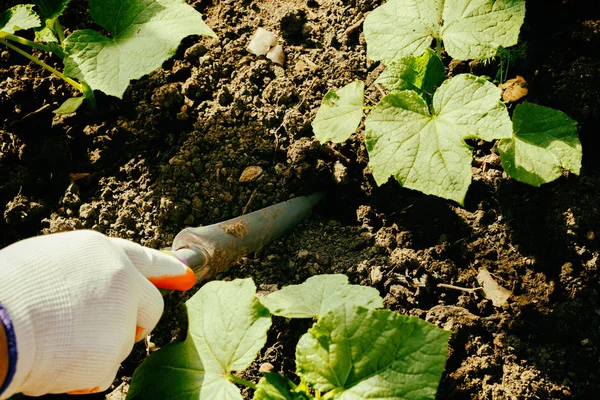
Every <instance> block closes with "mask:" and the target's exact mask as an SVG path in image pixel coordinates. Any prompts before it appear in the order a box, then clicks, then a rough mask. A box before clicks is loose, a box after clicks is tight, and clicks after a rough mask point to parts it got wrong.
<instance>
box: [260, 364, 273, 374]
mask: <svg viewBox="0 0 600 400" xmlns="http://www.w3.org/2000/svg"><path fill="white" fill-rule="evenodd" d="M274 369H275V367H274V366H273V364H271V363H268V362H266V363H262V364H260V367H258V372H272V371H273V370H274Z"/></svg>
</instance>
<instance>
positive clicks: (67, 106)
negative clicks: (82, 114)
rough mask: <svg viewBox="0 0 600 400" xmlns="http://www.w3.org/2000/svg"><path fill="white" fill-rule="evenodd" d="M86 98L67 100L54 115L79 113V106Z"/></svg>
mask: <svg viewBox="0 0 600 400" xmlns="http://www.w3.org/2000/svg"><path fill="white" fill-rule="evenodd" d="M83 100H85V97H71V98H70V99H67V100H66V101H65V102H64V103H62V104H61V105H60V107H58V108H57V109H56V110H54V111H53V112H54V114H71V113H74V112H75V111H77V109H78V108H79V106H81V104H82V103H83Z"/></svg>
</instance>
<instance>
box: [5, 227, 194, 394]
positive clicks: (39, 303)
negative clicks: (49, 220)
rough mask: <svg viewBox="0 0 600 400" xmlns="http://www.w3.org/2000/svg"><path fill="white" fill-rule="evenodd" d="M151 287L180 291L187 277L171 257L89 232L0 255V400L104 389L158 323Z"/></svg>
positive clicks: (190, 279) (157, 300) (158, 302)
mask: <svg viewBox="0 0 600 400" xmlns="http://www.w3.org/2000/svg"><path fill="white" fill-rule="evenodd" d="M151 282H154V284H155V285H156V286H157V287H160V288H164V289H174V290H187V289H190V288H191V287H192V286H193V285H194V283H195V275H194V273H193V271H192V270H191V269H190V268H188V267H187V266H185V265H184V264H183V263H182V262H180V261H179V260H177V259H176V258H174V257H172V256H170V255H167V254H164V253H162V252H160V251H158V250H153V249H148V248H145V247H142V246H140V245H138V244H135V243H133V242H130V241H127V240H123V239H115V238H109V237H106V236H104V235H102V234H100V233H97V232H93V231H74V232H67V233H58V234H53V235H46V236H39V237H35V238H31V239H27V240H23V241H21V242H17V243H15V244H13V245H11V246H9V247H6V248H5V249H3V250H0V322H4V325H5V327H6V333H7V336H8V340H9V358H10V362H9V372H8V375H7V379H6V382H8V383H9V384H8V387H7V388H6V390H5V391H4V392H3V393H0V399H5V398H8V397H10V396H11V395H12V394H14V393H18V392H22V393H25V394H27V395H31V396H39V395H42V394H46V393H66V392H70V393H74V394H78V393H94V392H99V391H104V390H106V389H107V388H108V387H109V386H110V384H111V383H112V381H113V379H114V378H115V375H116V373H117V371H118V369H119V365H120V363H121V362H122V361H123V360H124V359H125V358H126V357H127V355H128V354H129V353H130V352H131V349H132V347H133V344H134V342H135V341H138V340H140V339H142V338H144V337H145V336H146V335H147V334H148V333H149V332H150V331H151V330H152V329H153V328H154V326H155V325H156V323H157V322H158V320H159V318H160V316H161V314H162V311H163V307H164V303H163V299H162V296H161V294H160V292H159V290H158V289H157V288H156V287H155V286H154V285H153V284H152V283H151ZM2 308H4V311H3V312H2ZM2 314H4V318H2V317H3V315H2ZM6 314H8V318H6V316H7V315H6ZM7 325H8V326H7ZM0 329H2V324H0ZM11 338H12V339H13V340H16V346H12V347H11V346H10V341H11ZM12 350H16V354H13V353H15V352H13V351H12ZM15 358H16V362H15ZM11 367H12V372H11ZM11 375H12V377H11ZM1 385H2V383H1V382H0V386H1Z"/></svg>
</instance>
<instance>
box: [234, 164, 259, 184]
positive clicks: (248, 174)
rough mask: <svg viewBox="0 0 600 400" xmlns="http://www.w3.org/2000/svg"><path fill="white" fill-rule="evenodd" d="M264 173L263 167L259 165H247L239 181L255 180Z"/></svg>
mask: <svg viewBox="0 0 600 400" xmlns="http://www.w3.org/2000/svg"><path fill="white" fill-rule="evenodd" d="M262 173H263V169H262V168H261V167H259V166H257V165H252V166H250V167H246V169H244V171H243V172H242V174H241V175H240V179H239V182H240V183H248V182H254V181H255V180H257V179H258V177H259V176H261V175H262Z"/></svg>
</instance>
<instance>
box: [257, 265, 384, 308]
mask: <svg viewBox="0 0 600 400" xmlns="http://www.w3.org/2000/svg"><path fill="white" fill-rule="evenodd" d="M261 302H262V304H263V305H264V306H265V307H267V308H268V309H269V310H270V311H271V313H272V314H274V315H279V316H283V317H287V318H320V317H322V316H323V315H325V314H326V313H328V312H329V311H331V310H332V309H334V308H337V307H339V306H340V305H342V304H353V305H356V306H363V307H365V308H369V309H370V308H381V307H383V300H382V299H381V296H379V291H378V290H377V289H375V288H372V287H368V286H360V285H350V284H349V283H348V277H347V276H346V275H317V276H312V277H310V278H308V279H307V280H306V282H304V283H302V284H300V285H290V286H286V287H284V288H283V289H281V290H279V291H277V292H273V293H271V294H269V295H268V296H265V297H263V298H262V299H261Z"/></svg>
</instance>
